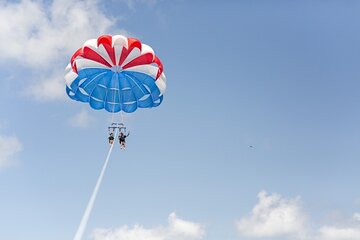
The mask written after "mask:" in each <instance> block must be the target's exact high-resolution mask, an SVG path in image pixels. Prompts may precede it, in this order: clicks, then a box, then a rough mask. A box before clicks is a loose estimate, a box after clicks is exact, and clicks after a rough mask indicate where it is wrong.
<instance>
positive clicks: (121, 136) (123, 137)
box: [119, 132, 130, 149]
mask: <svg viewBox="0 0 360 240" xmlns="http://www.w3.org/2000/svg"><path fill="white" fill-rule="evenodd" d="M129 135H130V132H129V133H128V134H126V135H125V134H124V133H123V132H120V135H119V143H120V148H121V149H125V147H126V146H125V139H126V138H127V137H128V136H129Z"/></svg>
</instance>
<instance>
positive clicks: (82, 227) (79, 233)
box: [74, 131, 117, 240]
mask: <svg viewBox="0 0 360 240" xmlns="http://www.w3.org/2000/svg"><path fill="white" fill-rule="evenodd" d="M116 137H117V131H115V138H116ZM113 147H114V144H111V146H110V149H109V152H108V154H107V157H106V160H105V163H104V166H103V168H102V170H101V172H100V175H99V178H98V180H97V182H96V185H95V188H94V190H93V193H92V195H91V197H90V200H89V203H88V205H87V207H86V210H85V212H84V215H83V217H82V218H81V222H80V225H79V227H78V229H77V231H76V234H75V237H74V240H81V239H82V237H83V234H84V231H85V229H86V225H87V223H88V221H89V217H90V214H91V211H92V209H93V207H94V203H95V199H96V196H97V194H98V191H99V188H100V185H101V182H102V179H103V177H104V174H105V171H106V167H107V165H108V162H109V159H110V155H111V152H112V149H113Z"/></svg>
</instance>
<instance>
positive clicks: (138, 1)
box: [118, 0, 158, 10]
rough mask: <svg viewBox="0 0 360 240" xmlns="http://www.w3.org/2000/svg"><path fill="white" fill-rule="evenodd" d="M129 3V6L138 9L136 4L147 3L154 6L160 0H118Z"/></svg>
mask: <svg viewBox="0 0 360 240" xmlns="http://www.w3.org/2000/svg"><path fill="white" fill-rule="evenodd" d="M118 1H120V2H123V3H125V4H126V5H127V7H128V8H129V9H131V10H136V5H137V4H139V5H144V4H146V5H147V6H149V7H153V6H154V5H156V4H157V2H158V0H118Z"/></svg>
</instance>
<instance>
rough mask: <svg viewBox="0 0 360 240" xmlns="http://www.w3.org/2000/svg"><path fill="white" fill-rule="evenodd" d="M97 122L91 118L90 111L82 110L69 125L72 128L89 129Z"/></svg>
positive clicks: (70, 120)
mask: <svg viewBox="0 0 360 240" xmlns="http://www.w3.org/2000/svg"><path fill="white" fill-rule="evenodd" d="M94 122H95V119H94V118H93V117H91V115H90V114H89V112H88V111H86V110H85V109H83V110H81V111H80V112H78V113H77V114H75V115H74V116H72V117H71V118H70V119H69V124H70V126H72V127H79V128H87V127H89V126H90V125H91V124H93V123H94Z"/></svg>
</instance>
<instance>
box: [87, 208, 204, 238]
mask: <svg viewBox="0 0 360 240" xmlns="http://www.w3.org/2000/svg"><path fill="white" fill-rule="evenodd" d="M204 236H205V230H204V227H203V226H202V225H201V224H199V223H195V222H191V221H187V220H183V219H180V218H179V217H177V216H176V214H175V213H171V214H170V215H169V218H168V226H167V227H163V226H159V227H154V228H144V227H143V226H141V225H134V226H133V227H128V226H122V227H120V228H117V229H96V230H94V232H93V234H92V237H93V239H94V240H196V239H202V238H203V237H204Z"/></svg>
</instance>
